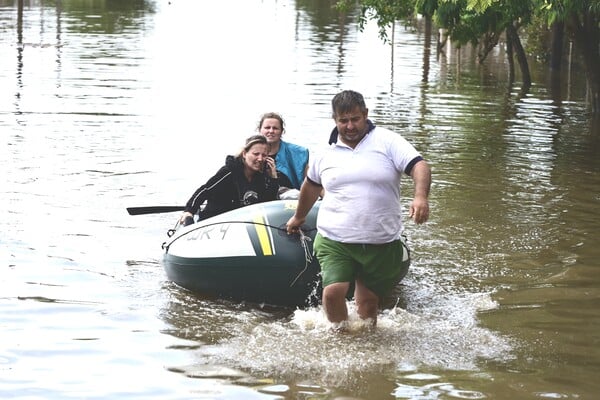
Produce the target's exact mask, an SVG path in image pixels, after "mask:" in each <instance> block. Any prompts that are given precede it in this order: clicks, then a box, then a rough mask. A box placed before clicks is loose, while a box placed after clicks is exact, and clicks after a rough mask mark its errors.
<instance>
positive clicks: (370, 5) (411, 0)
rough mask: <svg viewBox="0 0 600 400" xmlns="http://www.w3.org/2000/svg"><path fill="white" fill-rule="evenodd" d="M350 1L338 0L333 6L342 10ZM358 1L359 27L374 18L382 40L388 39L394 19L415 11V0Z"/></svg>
mask: <svg viewBox="0 0 600 400" xmlns="http://www.w3.org/2000/svg"><path fill="white" fill-rule="evenodd" d="M425 1H431V0H425ZM351 3H353V2H352V1H350V0H338V1H337V3H336V5H335V6H336V7H337V8H338V9H339V10H341V11H344V10H348V9H349V7H350V4H351ZM358 3H359V6H360V14H359V17H358V25H359V28H360V29H361V30H363V29H364V27H365V25H366V23H367V21H369V20H374V21H375V22H376V23H377V26H378V28H379V37H380V38H381V39H382V40H383V41H384V42H387V41H388V36H387V28H388V27H390V26H391V25H392V24H393V23H394V22H395V21H400V20H403V19H409V18H411V17H412V16H413V15H414V13H415V0H359V1H358Z"/></svg>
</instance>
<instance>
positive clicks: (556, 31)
mask: <svg viewBox="0 0 600 400" xmlns="http://www.w3.org/2000/svg"><path fill="white" fill-rule="evenodd" d="M564 41H565V24H564V23H563V22H554V23H553V24H552V45H551V46H552V47H551V52H550V69H552V70H556V71H559V70H560V69H561V66H562V57H563V43H564Z"/></svg>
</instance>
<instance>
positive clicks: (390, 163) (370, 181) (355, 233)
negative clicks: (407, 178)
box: [307, 127, 420, 244]
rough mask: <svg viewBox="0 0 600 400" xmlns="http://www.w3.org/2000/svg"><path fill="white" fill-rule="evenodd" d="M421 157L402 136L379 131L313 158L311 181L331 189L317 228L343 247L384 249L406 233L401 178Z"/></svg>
mask: <svg viewBox="0 0 600 400" xmlns="http://www.w3.org/2000/svg"><path fill="white" fill-rule="evenodd" d="M419 156H420V154H419V153H418V152H417V150H416V149H415V148H414V147H413V146H412V145H411V144H410V143H409V142H408V141H407V140H406V139H404V138H403V137H402V136H400V135H399V134H397V133H395V132H392V131H390V130H388V129H385V128H380V127H375V129H373V130H371V132H369V133H368V134H367V135H365V137H364V138H363V139H362V140H361V141H360V142H359V143H358V145H357V146H356V148H354V149H352V148H351V147H348V146H347V145H345V144H344V143H342V142H341V140H338V143H336V144H333V145H331V146H330V147H328V148H327V149H325V150H324V151H322V152H320V153H318V152H317V153H315V154H314V157H313V155H311V157H310V161H309V163H310V167H309V169H308V173H307V176H308V178H309V179H310V180H312V181H313V182H315V183H318V184H320V185H322V186H323V187H324V188H325V196H324V197H323V201H322V203H321V207H320V208H319V215H318V217H317V228H318V230H319V232H320V233H321V235H323V236H325V237H327V238H329V239H332V240H336V241H339V242H343V243H365V244H367V243H368V244H381V243H389V242H391V241H393V240H397V239H399V238H400V235H401V233H402V220H401V205H400V178H401V176H402V174H404V170H405V169H406V167H407V166H408V164H409V163H410V162H411V161H412V160H413V159H414V158H415V157H419Z"/></svg>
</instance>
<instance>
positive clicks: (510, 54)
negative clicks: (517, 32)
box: [506, 32, 515, 86]
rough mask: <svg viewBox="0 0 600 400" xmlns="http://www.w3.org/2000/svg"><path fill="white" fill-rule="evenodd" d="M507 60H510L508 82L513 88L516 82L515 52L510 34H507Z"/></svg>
mask: <svg viewBox="0 0 600 400" xmlns="http://www.w3.org/2000/svg"><path fill="white" fill-rule="evenodd" d="M506 58H507V59H508V81H509V83H510V85H511V86H512V84H513V83H514V82H515V52H514V50H513V44H512V40H510V37H509V35H508V32H507V33H506Z"/></svg>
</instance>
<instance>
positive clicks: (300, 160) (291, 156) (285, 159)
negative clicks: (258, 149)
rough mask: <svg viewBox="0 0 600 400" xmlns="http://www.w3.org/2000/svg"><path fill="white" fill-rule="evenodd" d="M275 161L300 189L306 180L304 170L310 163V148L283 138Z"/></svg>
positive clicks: (295, 186)
mask: <svg viewBox="0 0 600 400" xmlns="http://www.w3.org/2000/svg"><path fill="white" fill-rule="evenodd" d="M275 163H276V164H277V170H278V171H281V172H283V173H284V174H285V175H286V176H287V177H288V178H289V179H290V181H291V182H292V186H293V188H294V189H300V185H302V182H303V181H304V171H305V170H306V166H307V165H308V149H307V148H306V147H302V146H299V145H297V144H293V143H288V142H284V141H283V140H282V141H281V142H280V144H279V151H278V152H277V156H276V157H275Z"/></svg>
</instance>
